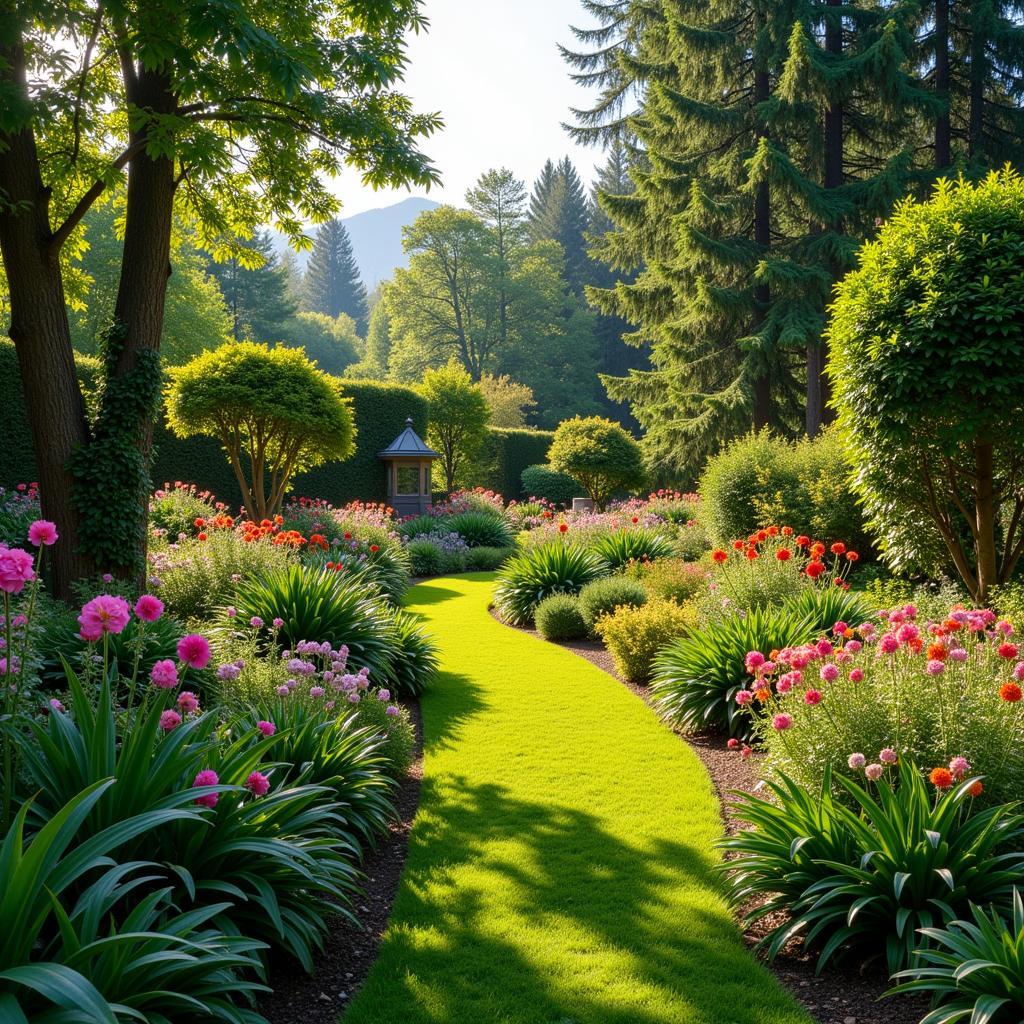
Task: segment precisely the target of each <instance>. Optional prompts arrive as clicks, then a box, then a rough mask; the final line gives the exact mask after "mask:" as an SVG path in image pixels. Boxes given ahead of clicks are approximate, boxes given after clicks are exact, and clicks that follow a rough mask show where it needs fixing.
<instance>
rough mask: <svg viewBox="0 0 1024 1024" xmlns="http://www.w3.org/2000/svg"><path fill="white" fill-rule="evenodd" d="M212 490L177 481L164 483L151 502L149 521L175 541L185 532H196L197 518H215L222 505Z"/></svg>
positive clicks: (189, 533) (191, 533) (153, 526)
mask: <svg viewBox="0 0 1024 1024" xmlns="http://www.w3.org/2000/svg"><path fill="white" fill-rule="evenodd" d="M215 501H216V499H215V498H214V496H213V494H212V493H211V492H210V491H200V490H199V488H198V487H196V485H195V484H183V483H182V482H181V481H180V480H177V481H175V483H174V486H173V487H172V486H171V485H170V484H164V486H163V487H162V488H160V489H158V490H156V491H155V492H154V493H153V499H152V501H150V503H149V525H150V528H151V529H153V530H158V531H160V533H161V534H163V535H164V536H166V537H169V538H170V539H171V540H172V541H176V540H179V539H180V538H181V536H182V534H184V535H185V536H186V537H191V536H192V535H193V534H194V532H195V524H196V520H197V519H202V520H207V519H213V517H214V516H215V515H216V514H217V512H218V511H219V509H217V508H216V506H215Z"/></svg>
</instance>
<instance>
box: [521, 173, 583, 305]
mask: <svg viewBox="0 0 1024 1024" xmlns="http://www.w3.org/2000/svg"><path fill="white" fill-rule="evenodd" d="M587 219H588V210H587V198H586V193H585V192H584V189H583V183H582V182H581V181H580V176H579V174H577V173H576V168H575V167H574V166H573V164H572V161H571V160H570V159H569V157H564V158H563V159H562V160H560V161H559V162H558V164H557V165H554V164H552V162H551V161H550V160H548V161H547V163H545V165H544V168H543V170H542V171H541V175H540V177H539V178H538V179H537V181H536V183H535V184H534V188H533V195H532V197H531V199H530V217H529V229H530V237H531V238H532V239H533V240H534V241H535V242H541V241H544V240H545V239H550V240H551V241H554V242H558V244H559V245H560V246H561V247H562V251H563V253H564V254H565V279H566V281H567V282H568V284H569V287H570V288H571V289H572V291H573V292H574V293H575V294H577V295H582V293H583V286H584V284H585V283H586V277H587V271H588V262H589V260H588V257H587V243H586V238H585V234H586V230H587Z"/></svg>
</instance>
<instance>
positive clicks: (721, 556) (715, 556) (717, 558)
mask: <svg viewBox="0 0 1024 1024" xmlns="http://www.w3.org/2000/svg"><path fill="white" fill-rule="evenodd" d="M728 559H729V555H728V553H727V552H725V551H723V550H722V549H721V548H718V549H716V550H715V551H712V552H711V561H712V562H717V563H718V565H721V564H722V563H723V562H726V561H728Z"/></svg>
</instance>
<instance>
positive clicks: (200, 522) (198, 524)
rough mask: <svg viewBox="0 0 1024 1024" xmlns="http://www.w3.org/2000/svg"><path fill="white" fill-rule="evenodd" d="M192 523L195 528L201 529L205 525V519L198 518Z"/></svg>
mask: <svg viewBox="0 0 1024 1024" xmlns="http://www.w3.org/2000/svg"><path fill="white" fill-rule="evenodd" d="M193 525H194V526H195V528H196V529H197V530H201V529H202V528H203V527H204V526H205V525H206V520H205V519H201V518H200V519H197V520H196V521H195V522H194V523H193Z"/></svg>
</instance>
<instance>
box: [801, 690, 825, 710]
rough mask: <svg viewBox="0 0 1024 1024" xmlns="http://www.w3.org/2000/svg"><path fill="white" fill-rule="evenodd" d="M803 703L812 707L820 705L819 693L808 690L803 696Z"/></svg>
mask: <svg viewBox="0 0 1024 1024" xmlns="http://www.w3.org/2000/svg"><path fill="white" fill-rule="evenodd" d="M804 703H805V704H810V705H811V706H812V707H813V706H814V705H815V704H820V703H821V693H820V691H818V690H808V691H807V692H806V693H805V694H804Z"/></svg>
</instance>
